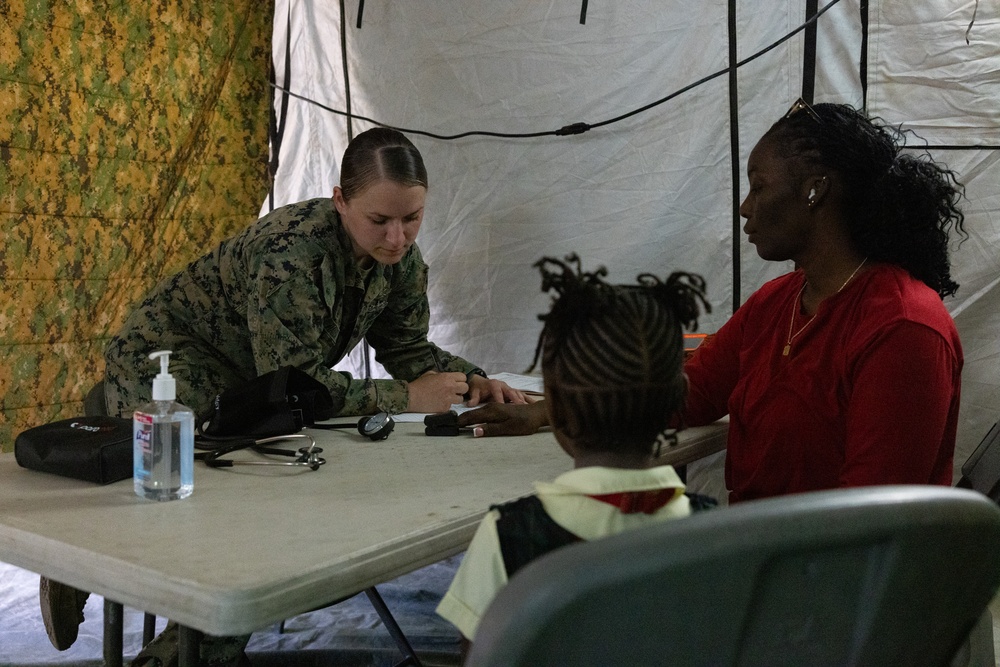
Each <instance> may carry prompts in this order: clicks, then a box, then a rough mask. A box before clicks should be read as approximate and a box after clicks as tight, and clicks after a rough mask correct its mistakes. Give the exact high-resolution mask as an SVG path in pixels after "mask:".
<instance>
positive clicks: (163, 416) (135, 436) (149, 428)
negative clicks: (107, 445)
mask: <svg viewBox="0 0 1000 667" xmlns="http://www.w3.org/2000/svg"><path fill="white" fill-rule="evenodd" d="M170 354H171V352H170V351H169V350H161V351H159V352H153V353H152V354H150V355H149V358H150V359H154V360H155V359H159V360H160V374H159V375H157V376H156V377H155V378H154V379H153V400H152V402H150V403H147V404H146V405H143V406H142V407H140V408H139V409H138V410H136V411H135V413H134V414H133V415H132V448H133V483H134V484H135V492H136V494H138V495H139V496H141V497H143V498H148V499H149V500H178V499H180V498H187V497H188V496H190V495H191V492H192V491H193V490H194V412H192V411H191V409H190V408H186V407H184V406H183V405H181V404H180V403H177V402H176V401H175V400H174V399H176V398H177V383H176V381H175V380H174V377H173V376H172V375H171V374H170V373H169V371H168V369H169V365H170Z"/></svg>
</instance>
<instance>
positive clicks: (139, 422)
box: [132, 412, 153, 480]
mask: <svg viewBox="0 0 1000 667" xmlns="http://www.w3.org/2000/svg"><path fill="white" fill-rule="evenodd" d="M152 468H153V415H149V414H146V413H145V412H136V413H134V414H133V415H132V476H133V477H135V479H140V480H143V479H149V475H150V471H151V470H152Z"/></svg>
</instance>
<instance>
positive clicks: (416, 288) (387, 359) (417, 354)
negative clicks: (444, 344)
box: [367, 245, 482, 380]
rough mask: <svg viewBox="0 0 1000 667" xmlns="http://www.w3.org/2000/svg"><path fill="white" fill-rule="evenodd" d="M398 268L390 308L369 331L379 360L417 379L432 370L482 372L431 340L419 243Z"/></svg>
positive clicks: (397, 372) (402, 376) (399, 375)
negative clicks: (428, 338)
mask: <svg viewBox="0 0 1000 667" xmlns="http://www.w3.org/2000/svg"><path fill="white" fill-rule="evenodd" d="M397 269H398V270H397V271H394V273H393V278H392V290H391V292H390V295H389V300H388V303H387V305H386V308H385V310H383V311H382V313H381V314H380V315H379V316H378V318H377V319H376V320H375V321H374V322H373V323H372V327H371V329H370V330H369V331H368V336H367V337H368V342H369V344H371V346H372V348H373V349H374V350H375V359H376V360H377V361H378V362H379V363H380V364H382V365H383V366H385V368H386V370H387V371H389V373H391V374H392V376H393V377H394V378H399V379H401V380H414V379H416V378H418V377H420V375H422V374H423V373H425V372H427V371H428V370H442V371H458V372H461V373H465V374H469V373H471V372H478V373H482V370H481V369H480V368H479V367H477V366H476V365H475V364H473V363H470V362H468V361H466V360H465V359H462V358H461V357H458V356H455V355H453V354H451V353H449V352H445V351H444V350H442V349H441V348H439V347H438V346H437V345H435V344H434V343H432V342H430V341H429V340H427V331H428V328H429V326H430V304H429V303H428V302H427V264H425V263H424V260H423V258H422V257H421V255H420V250H419V249H418V248H417V246H416V245H414V246H413V249H412V250H411V252H410V253H409V254H407V255H406V257H405V258H404V259H403V261H402V262H400V263H399V265H397Z"/></svg>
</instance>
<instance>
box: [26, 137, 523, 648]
mask: <svg viewBox="0 0 1000 667" xmlns="http://www.w3.org/2000/svg"><path fill="white" fill-rule="evenodd" d="M426 194H427V171H426V169H425V168H424V163H423V159H422V158H421V157H420V153H419V152H418V151H417V149H416V147H415V146H414V145H413V144H412V143H411V142H410V141H409V140H408V139H407V138H406V137H404V136H403V135H402V134H400V133H399V132H397V131H395V130H389V129H385V128H377V129H373V130H369V131H367V132H363V133H362V134H359V135H358V136H357V137H356V138H355V139H354V140H353V141H351V143H350V145H348V147H347V150H346V151H345V153H344V159H343V162H342V164H341V185H340V186H338V187H335V188H334V193H333V198H332V199H331V198H319V199H311V200H308V201H304V202H300V203H298V204H291V205H288V206H284V207H282V208H279V209H277V210H276V211H273V212H271V213H269V214H268V215H266V216H264V217H263V218H261V219H260V220H258V221H257V222H256V223H254V224H253V225H251V226H249V227H248V228H247V229H246V230H244V231H243V232H242V233H240V234H239V235H237V236H236V237H234V238H232V239H229V240H227V241H223V242H222V243H221V244H220V245H219V246H218V247H217V248H215V249H214V250H213V251H212V252H210V253H208V254H207V255H205V256H204V257H202V258H201V259H198V260H196V261H194V262H192V263H191V264H190V265H189V266H188V267H187V268H185V269H184V270H183V271H181V272H180V273H178V274H176V275H174V276H173V277H171V278H168V279H167V280H165V281H163V282H162V283H160V284H159V285H158V286H157V287H156V288H155V289H154V290H153V291H152V293H151V294H150V295H149V296H147V297H146V299H145V300H144V301H143V302H142V303H141V304H140V305H139V307H138V308H137V309H136V310H135V311H134V312H133V313H132V314H131V315H130V316H129V317H128V319H127V320H126V321H125V324H124V326H123V327H122V329H121V331H120V332H119V333H118V335H117V336H115V337H114V338H113V339H112V340H111V343H110V344H109V345H108V347H107V350H106V351H105V360H106V362H107V369H106V371H105V382H104V385H105V398H106V400H107V407H108V409H109V411H110V413H111V414H117V415H122V416H126V415H128V414H130V413H131V412H132V411H133V410H134V409H135V408H137V407H138V406H140V405H142V404H144V403H147V402H149V401H150V400H152V382H153V377H154V375H155V374H156V373H157V371H158V368H157V365H156V364H154V363H152V362H150V360H149V358H148V355H149V353H150V352H153V351H155V350H172V351H173V352H174V354H173V355H172V357H171V364H170V367H171V374H172V375H173V376H174V378H175V379H176V381H177V398H178V400H179V401H180V402H181V403H184V404H185V405H187V406H189V407H190V408H191V409H192V410H194V411H195V413H196V414H199V415H203V414H206V413H208V412H209V411H210V409H211V401H212V399H213V398H214V397H215V395H216V394H218V393H219V392H221V391H223V390H224V389H226V388H228V387H233V386H237V385H239V384H240V383H245V382H248V381H250V380H252V379H253V378H255V377H257V376H258V375H263V374H264V373H267V372H269V371H273V370H276V369H278V368H280V367H282V366H295V367H297V368H299V369H301V370H304V371H306V372H307V373H309V374H310V375H312V376H313V377H315V378H316V379H318V380H319V381H320V382H322V383H323V384H324V385H326V387H327V388H328V389H329V390H330V394H331V395H332V397H333V401H334V408H335V409H336V411H337V413H338V414H346V415H358V414H372V413H375V412H379V411H385V412H391V413H397V412H404V411H409V412H439V411H443V410H447V409H448V407H449V406H451V405H452V404H453V403H461V402H462V401H463V396H464V395H466V394H468V395H469V400H468V401H466V402H467V403H468V404H469V405H476V404H478V403H480V402H484V401H491V400H492V401H499V402H504V401H510V402H512V403H524V396H523V394H522V393H521V392H519V391H516V390H514V389H511V388H510V387H509V386H507V385H506V384H505V383H503V382H499V381H497V380H490V379H488V378H487V377H486V374H485V373H483V371H482V370H481V369H479V368H478V367H477V366H475V365H474V364H472V363H470V362H468V361H466V360H464V359H461V358H460V357H456V356H454V355H451V354H449V353H447V352H445V351H443V350H441V349H440V348H438V347H437V346H436V345H434V344H433V343H431V342H430V341H428V340H427V329H428V322H429V316H430V308H429V306H428V303H427V265H426V264H424V261H423V259H422V258H421V256H420V250H419V249H418V248H417V246H416V244H415V242H414V241H415V239H416V236H417V232H418V231H419V230H420V223H421V220H422V218H423V212H424V198H425V196H426ZM362 338H367V340H368V342H369V343H370V344H371V346H372V347H373V348H374V349H375V358H376V359H377V360H378V361H379V362H380V363H382V364H383V365H384V366H385V368H386V369H387V370H388V371H389V372H390V373H391V374H392V376H393V377H394V378H396V379H394V380H357V379H354V378H352V377H351V376H350V374H348V373H342V372H337V371H334V370H332V369H331V366H333V365H334V364H336V363H337V362H338V361H340V360H341V359H342V358H343V357H344V356H345V355H346V354H347V353H348V352H350V351H351V349H352V348H353V347H354V346H355V345H356V344H357V343H358V342H359V341H360V340H361V339H362ZM40 593H41V606H42V617H43V620H44V621H45V628H46V631H47V632H48V635H49V638H50V639H51V640H52V643H53V645H54V646H55V647H56V648H58V649H59V650H65V649H67V648H69V646H70V645H71V644H72V643H73V642H74V641H75V640H76V637H77V632H78V629H79V624H80V622H81V621H82V620H83V608H84V605H85V604H86V601H87V597H88V595H89V594H88V593H86V592H84V591H78V590H76V589H74V588H72V587H70V586H66V585H65V584H61V583H59V582H55V581H51V580H48V579H46V578H44V577H43V578H42V581H41V585H40ZM169 637H174V638H175V637H176V628H175V627H173V626H172V627H171V628H170V631H169V632H167V633H164V635H161V636H160V637H159V638H158V639H157V641H155V642H154V643H153V644H151V645H150V646H149V647H147V648H146V649H145V650H144V651H143V653H142V654H140V656H138V657H137V659H136V661H135V663H134V664H146V662H148V661H149V660H150V659H151V657H152V656H160V655H161V652H162V651H167V652H168V653H169V652H170V651H175V650H176V644H173V645H172V644H171V640H170V638H169ZM248 638H249V637H248V636H242V637H214V638H209V639H208V640H206V641H204V642H203V643H202V645H201V648H200V653H201V661H202V662H203V663H205V664H213V665H214V664H245V663H241V662H240V661H241V660H245V656H243V651H242V649H243V647H244V646H245V645H246V642H247V640H248Z"/></svg>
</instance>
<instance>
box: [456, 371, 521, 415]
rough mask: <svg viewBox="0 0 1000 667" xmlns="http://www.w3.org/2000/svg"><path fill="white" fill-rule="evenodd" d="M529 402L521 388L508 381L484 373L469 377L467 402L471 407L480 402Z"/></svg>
mask: <svg viewBox="0 0 1000 667" xmlns="http://www.w3.org/2000/svg"><path fill="white" fill-rule="evenodd" d="M491 401H492V402H494V403H518V404H520V403H527V402H528V399H526V398H525V397H524V393H523V392H522V391H520V390H519V389H514V388H513V387H511V386H510V385H508V384H507V383H506V382H501V381H500V380H490V379H488V378H484V377H483V376H482V375H472V376H470V378H469V399H468V400H467V401H466V402H465V404H466V405H467V406H469V407H470V408H474V407H476V406H477V405H479V404H480V403H489V402H491Z"/></svg>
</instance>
